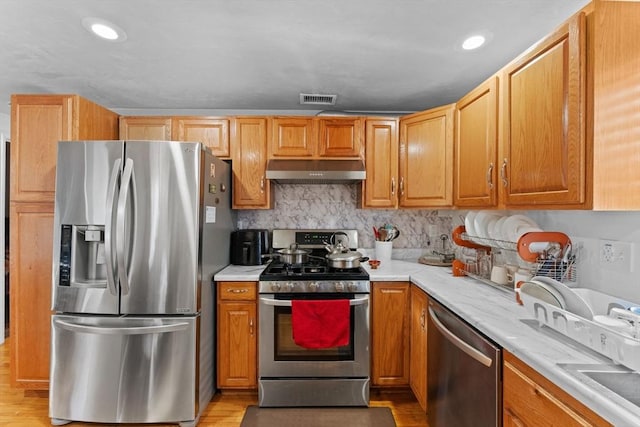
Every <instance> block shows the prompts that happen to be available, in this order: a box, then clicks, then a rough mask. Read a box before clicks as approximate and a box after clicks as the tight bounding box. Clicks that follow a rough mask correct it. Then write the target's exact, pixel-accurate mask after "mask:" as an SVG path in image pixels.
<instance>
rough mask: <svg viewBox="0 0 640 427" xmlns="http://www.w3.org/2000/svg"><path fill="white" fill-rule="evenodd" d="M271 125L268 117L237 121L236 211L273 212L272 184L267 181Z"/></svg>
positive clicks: (233, 135) (234, 142)
mask: <svg viewBox="0 0 640 427" xmlns="http://www.w3.org/2000/svg"><path fill="white" fill-rule="evenodd" d="M268 135H269V121H268V120H267V118H265V117H237V118H236V119H235V121H234V126H233V131H232V132H231V141H232V144H231V145H232V147H233V150H232V151H233V165H232V166H233V208H234V209H270V208H271V184H270V181H269V180H267V179H266V170H267V145H268Z"/></svg>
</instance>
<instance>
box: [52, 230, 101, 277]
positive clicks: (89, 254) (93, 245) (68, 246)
mask: <svg viewBox="0 0 640 427" xmlns="http://www.w3.org/2000/svg"><path fill="white" fill-rule="evenodd" d="M104 250H105V247H104V226H103V225H68V224H64V225H62V233H61V239H60V282H59V286H72V287H82V288H106V287H107V264H106V259H105V253H104Z"/></svg>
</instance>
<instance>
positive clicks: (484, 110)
mask: <svg viewBox="0 0 640 427" xmlns="http://www.w3.org/2000/svg"><path fill="white" fill-rule="evenodd" d="M497 151H498V77H497V76H492V77H491V78H490V79H488V80H487V81H485V82H483V83H482V84H481V85H480V86H478V87H476V88H475V89H473V90H472V91H471V92H469V93H468V94H467V95H465V96H464V97H463V98H461V99H460V100H459V101H458V102H457V103H456V133H455V148H454V153H455V156H454V158H455V164H454V204H455V205H456V206H459V207H493V206H496V205H497V204H498V167H497V161H498V155H497Z"/></svg>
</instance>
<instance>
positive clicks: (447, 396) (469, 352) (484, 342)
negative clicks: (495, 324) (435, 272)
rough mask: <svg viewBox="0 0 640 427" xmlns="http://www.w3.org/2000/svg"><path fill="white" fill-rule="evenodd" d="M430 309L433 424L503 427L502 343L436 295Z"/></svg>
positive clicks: (429, 369) (429, 373)
mask: <svg viewBox="0 0 640 427" xmlns="http://www.w3.org/2000/svg"><path fill="white" fill-rule="evenodd" d="M428 311H429V316H428V326H427V328H428V331H429V333H428V334H427V407H428V408H429V411H428V414H427V417H428V421H429V426H430V427H448V426H459V427H476V426H487V427H488V426H501V425H502V378H501V366H502V351H501V349H500V347H498V346H497V345H495V344H493V343H492V342H491V341H489V340H488V339H487V338H485V337H484V336H482V335H481V334H480V333H479V332H478V331H476V330H475V329H474V328H472V327H471V326H469V325H468V324H467V323H465V322H464V321H463V320H462V319H460V318H459V317H457V316H456V315H455V314H454V313H452V312H451V311H449V310H448V309H447V308H445V307H444V306H443V305H442V304H439V303H438V302H436V301H435V300H433V299H430V300H429V309H428Z"/></svg>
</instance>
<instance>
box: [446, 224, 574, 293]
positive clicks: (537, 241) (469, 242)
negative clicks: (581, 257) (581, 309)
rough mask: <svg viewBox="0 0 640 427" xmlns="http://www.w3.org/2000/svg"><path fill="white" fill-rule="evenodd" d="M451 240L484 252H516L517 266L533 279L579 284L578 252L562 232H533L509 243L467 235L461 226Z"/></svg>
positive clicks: (488, 282)
mask: <svg viewBox="0 0 640 427" xmlns="http://www.w3.org/2000/svg"><path fill="white" fill-rule="evenodd" d="M452 238H453V241H454V242H455V243H456V244H457V245H458V246H462V247H466V248H472V249H476V250H478V249H480V250H485V251H487V253H490V252H492V251H495V250H499V251H502V250H505V251H509V252H515V253H517V254H518V257H519V263H518V264H519V267H525V268H527V269H529V270H531V273H532V274H533V276H546V277H551V278H553V279H555V280H558V281H560V282H563V283H568V284H575V283H576V282H577V281H578V277H577V271H576V259H577V252H578V251H577V250H576V249H577V248H574V247H573V245H572V244H571V240H570V239H569V237H568V236H567V235H566V234H564V233H561V232H555V231H553V232H552V231H533V232H528V233H524V234H523V235H522V236H520V238H519V239H518V241H517V242H511V241H505V240H497V239H491V238H487V237H480V236H471V235H469V234H467V232H466V229H465V226H464V225H460V226H458V227H457V228H456V229H454V230H453V232H452ZM462 270H463V273H464V274H465V275H467V276H469V277H472V278H474V279H477V280H480V281H482V282H484V283H487V284H489V285H492V286H495V287H499V288H503V289H504V288H508V289H511V290H513V287H512V286H508V285H500V284H497V283H494V282H492V281H491V280H489V279H487V278H485V277H482V276H480V275H478V274H474V273H471V272H468V271H466V270H465V269H464V267H462Z"/></svg>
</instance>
